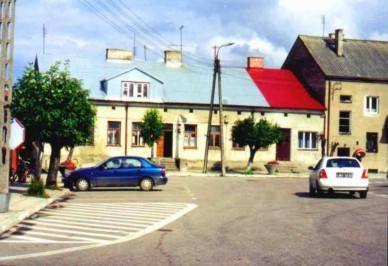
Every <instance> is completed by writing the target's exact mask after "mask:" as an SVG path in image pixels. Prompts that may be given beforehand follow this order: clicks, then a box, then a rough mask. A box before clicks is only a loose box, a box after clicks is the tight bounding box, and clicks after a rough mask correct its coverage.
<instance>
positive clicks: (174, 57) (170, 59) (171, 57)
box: [164, 50, 182, 67]
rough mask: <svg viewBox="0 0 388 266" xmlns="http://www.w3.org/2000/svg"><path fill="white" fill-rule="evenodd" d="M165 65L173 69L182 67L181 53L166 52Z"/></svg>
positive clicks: (174, 51)
mask: <svg viewBox="0 0 388 266" xmlns="http://www.w3.org/2000/svg"><path fill="white" fill-rule="evenodd" d="M164 63H165V64H166V65H167V66H171V67H180V66H181V65H182V55H181V52H180V51H176V50H167V51H164Z"/></svg>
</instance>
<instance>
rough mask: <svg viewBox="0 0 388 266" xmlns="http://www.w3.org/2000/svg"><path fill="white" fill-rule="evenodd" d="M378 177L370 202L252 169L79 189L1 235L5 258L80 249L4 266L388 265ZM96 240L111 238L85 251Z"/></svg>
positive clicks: (384, 193) (383, 186)
mask: <svg viewBox="0 0 388 266" xmlns="http://www.w3.org/2000/svg"><path fill="white" fill-rule="evenodd" d="M371 183H372V184H371V191H370V192H371V193H370V194H369V195H368V199H366V200H361V199H357V198H353V197H352V196H350V195H347V194H340V195H335V196H329V195H325V196H322V197H321V198H311V197H309V196H308V193H307V180H306V179H286V178H285V179H278V178H249V177H246V178H237V177H236V178H233V177H228V178H217V177H208V178H207V177H187V178H185V177H176V178H171V183H170V184H169V185H168V186H166V187H160V189H161V190H159V191H155V192H150V193H145V192H140V191H137V190H134V189H119V190H116V189H109V190H108V189H106V190H99V191H92V192H87V193H75V195H74V197H73V198H72V199H69V200H68V201H65V202H62V203H60V204H59V205H60V206H57V207H59V208H54V209H48V210H45V211H44V212H42V213H41V217H38V218H36V219H32V220H31V221H26V222H25V223H23V224H21V225H20V226H21V227H22V228H20V230H22V231H23V230H27V231H26V232H24V233H21V234H20V235H19V236H22V238H20V237H17V235H15V234H14V235H11V236H9V237H8V238H5V239H3V240H1V241H0V252H1V253H0V257H3V256H6V255H7V256H10V255H17V254H36V253H38V252H42V251H47V252H53V251H55V250H58V249H64V248H69V247H71V248H74V249H75V250H76V251H74V252H70V253H63V254H58V255H53V256H43V257H38V258H28V259H23V260H7V261H4V262H0V264H2V263H3V264H4V263H6V264H7V265H8V264H9V265H301V264H305V265H333V264H334V265H386V264H387V215H388V211H387V203H388V181H385V180H382V181H372V182H371ZM139 202H140V203H143V204H140V205H139V204H137V203H139ZM196 205H198V207H197V208H195V209H194V207H193V206H196ZM179 212H181V214H183V213H187V214H186V215H185V216H183V217H181V216H180V215H178V216H177V217H175V218H177V220H176V221H175V222H172V223H169V221H168V217H173V216H174V215H175V214H177V213H179ZM179 217H181V218H179ZM138 218H139V219H142V220H141V221H139V220H138ZM154 218H155V219H154ZM178 218H179V219H178ZM129 219H135V220H129ZM136 219H137V220H136ZM88 221H95V223H94V224H93V227H92V226H90V227H83V226H85V225H84V224H85V223H86V224H87V223H88ZM158 221H167V222H165V224H164V227H163V228H160V229H159V230H157V231H155V232H152V233H149V234H145V235H144V236H142V237H140V238H136V239H133V240H130V239H131V238H128V240H129V241H125V242H121V241H118V242H117V244H114V245H105V244H106V243H107V242H109V243H110V241H111V242H112V243H114V241H116V240H117V239H122V237H125V236H128V235H129V234H131V233H136V232H140V231H141V232H142V233H147V232H144V231H142V230H143V229H145V228H150V230H149V232H150V231H152V229H153V230H154V229H155V228H152V226H153V225H154V224H155V223H157V222H158ZM146 222H148V224H143V223H146ZM49 223H51V224H49ZM115 223H117V224H115ZM138 223H139V224H138ZM53 224H55V226H53ZM112 225H114V226H112ZM138 225H145V226H146V227H145V228H142V227H137V226H138ZM23 226H24V227H23ZM80 227H81V228H80ZM48 230H52V231H48ZM53 230H56V231H53ZM137 230H138V231H137ZM66 231H67V232H66ZM42 232H43V234H42ZM39 233H41V234H40V235H39ZM48 234H52V235H48ZM23 237H31V238H32V239H30V240H29V239H23ZM33 238H37V239H33ZM49 240H51V241H53V242H47V243H39V241H49ZM7 241H8V242H9V241H25V242H24V243H16V242H9V243H7ZM34 241H36V243H34ZM61 241H68V242H69V243H60V242H61ZM93 241H94V242H93ZM72 242H74V243H72ZM95 242H97V244H101V245H103V246H101V247H98V246H96V247H94V248H91V249H85V250H77V249H78V248H79V247H82V246H84V245H86V246H87V245H90V244H95Z"/></svg>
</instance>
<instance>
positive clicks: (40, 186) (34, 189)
mask: <svg viewBox="0 0 388 266" xmlns="http://www.w3.org/2000/svg"><path fill="white" fill-rule="evenodd" d="M27 193H28V195H30V196H36V197H42V198H48V195H47V193H46V191H45V190H44V183H43V181H42V180H39V181H37V180H35V178H33V179H32V180H31V184H30V185H29V187H28V190H27Z"/></svg>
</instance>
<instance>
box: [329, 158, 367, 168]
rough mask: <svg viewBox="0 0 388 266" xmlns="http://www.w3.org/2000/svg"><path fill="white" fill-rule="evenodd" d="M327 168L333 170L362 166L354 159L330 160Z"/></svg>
mask: <svg viewBox="0 0 388 266" xmlns="http://www.w3.org/2000/svg"><path fill="white" fill-rule="evenodd" d="M326 167H328V168H333V167H337V168H342V167H350V168H359V167H360V164H359V163H358V162H357V161H356V160H354V159H330V160H328V161H327V164H326Z"/></svg>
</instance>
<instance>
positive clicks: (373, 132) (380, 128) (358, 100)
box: [283, 29, 388, 177]
mask: <svg viewBox="0 0 388 266" xmlns="http://www.w3.org/2000/svg"><path fill="white" fill-rule="evenodd" d="M283 68H284V69H288V70H290V71H292V72H293V73H294V74H295V75H296V76H297V77H298V79H299V80H300V81H301V83H302V84H303V85H304V86H305V87H306V89H307V90H308V91H309V92H310V94H311V95H312V96H313V97H314V98H315V99H317V100H318V101H319V102H320V103H322V104H324V105H325V107H326V112H325V129H324V132H325V141H326V145H325V154H327V155H335V156H352V155H353V153H354V152H355V150H356V149H363V150H364V151H365V157H364V158H363V159H362V163H363V165H364V167H365V168H367V169H368V173H369V174H377V175H379V176H381V177H388V137H387V135H388V103H387V101H388V42H386V41H374V40H356V39H346V38H345V37H344V32H343V30H342V29H338V30H336V32H335V34H330V35H329V37H318V36H305V35H300V36H298V38H297V40H296V41H295V43H294V45H293V47H292V48H291V51H290V53H289V55H288V57H287V59H286V61H285V62H284V64H283Z"/></svg>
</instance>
